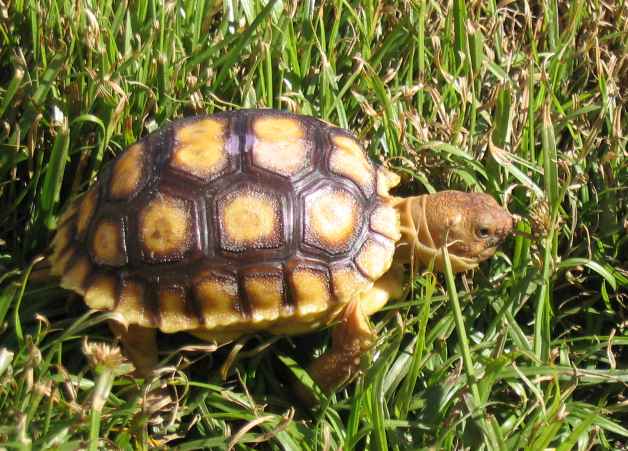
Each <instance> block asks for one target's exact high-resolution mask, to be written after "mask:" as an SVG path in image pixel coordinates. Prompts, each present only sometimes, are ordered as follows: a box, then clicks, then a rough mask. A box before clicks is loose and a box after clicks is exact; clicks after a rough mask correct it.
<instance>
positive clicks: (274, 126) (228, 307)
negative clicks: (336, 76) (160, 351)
mask: <svg viewBox="0 0 628 451" xmlns="http://www.w3.org/2000/svg"><path fill="white" fill-rule="evenodd" d="M397 182H398V178H397V176H396V175H394V174H392V173H390V172H388V171H387V170H385V169H384V168H382V167H377V166H375V165H374V164H373V163H372V162H371V161H370V160H369V159H368V157H367V156H366V155H365V153H364V151H363V149H362V148H361V146H360V144H359V143H358V142H357V141H356V139H355V138H354V137H353V136H352V135H351V134H350V133H349V132H348V131H346V130H343V129H340V128H337V127H333V126H330V125H328V124H326V123H324V122H322V121H319V120H316V119H314V118H311V117H306V116H299V115H295V114H288V113H281V112H277V111H272V110H241V111H234V112H225V113H219V114H215V115H212V116H206V117H194V118H188V119H183V120H180V121H177V122H173V123H171V124H170V125H168V126H166V127H164V128H162V129H160V130H158V131H156V132H155V133H153V134H151V135H149V136H147V137H146V138H144V139H142V140H141V141H139V142H137V143H136V144H133V145H132V146H131V147H129V148H128V149H127V150H125V151H124V152H122V153H121V154H120V155H119V156H118V158H117V159H116V160H114V161H113V162H111V163H110V164H109V165H107V166H106V167H105V168H104V169H103V171H102V173H101V174H100V176H99V178H98V180H97V182H96V183H95V184H94V185H93V186H92V187H91V189H90V190H89V191H88V192H87V193H86V194H85V195H84V196H82V198H80V199H77V200H76V201H74V202H73V203H72V205H71V206H70V208H69V209H68V211H67V212H66V213H65V214H64V216H63V217H62V219H61V221H60V225H59V229H58V231H57V234H56V236H55V238H54V240H53V252H52V255H51V261H52V270H53V273H55V274H57V275H60V276H61V285H62V286H63V287H65V288H68V289H71V290H74V291H76V292H77V293H79V294H81V295H83V296H84V298H85V302H86V303H87V304H88V305H89V306H90V307H91V308H93V309H96V310H105V311H115V312H118V313H119V314H121V315H122V316H123V317H124V320H125V321H126V322H127V323H128V324H137V325H140V326H143V327H151V328H159V329H161V330H162V331H163V332H168V333H170V332H178V331H190V332H192V333H195V334H196V335H199V336H202V337H204V338H208V339H221V338H234V337H236V336H238V335H241V334H243V333H247V332H251V331H255V330H267V331H270V332H273V333H289V334H290V333H301V332H305V331H307V330H311V329H314V328H317V327H320V326H321V325H324V324H326V323H328V322H330V321H332V320H333V319H334V318H335V317H336V316H337V315H338V313H339V312H340V311H341V310H342V308H343V306H344V305H345V304H346V303H347V302H348V301H349V299H351V298H352V297H353V296H355V295H356V294H358V293H360V292H362V291H364V290H366V289H368V288H369V287H370V286H372V284H373V282H374V281H375V280H377V279H378V278H379V277H380V276H381V275H382V274H384V272H386V271H387V270H388V269H389V267H390V265H391V262H392V258H393V253H394V250H395V242H396V241H397V240H398V239H399V238H400V226H399V215H398V213H397V211H396V210H395V209H394V207H393V206H392V205H391V197H390V196H389V195H388V190H389V189H390V187H392V186H394V185H395V184H396V183H397Z"/></svg>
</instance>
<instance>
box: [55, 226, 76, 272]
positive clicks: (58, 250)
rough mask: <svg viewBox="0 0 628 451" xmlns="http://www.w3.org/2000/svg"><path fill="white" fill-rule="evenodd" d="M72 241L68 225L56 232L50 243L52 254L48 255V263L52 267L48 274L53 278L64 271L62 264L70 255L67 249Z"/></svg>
mask: <svg viewBox="0 0 628 451" xmlns="http://www.w3.org/2000/svg"><path fill="white" fill-rule="evenodd" d="M71 240H72V228H71V226H70V224H66V225H64V226H62V227H61V228H60V229H58V230H57V233H56V235H55V237H54V238H53V241H52V254H51V255H50V262H51V264H52V267H51V269H50V272H51V273H52V274H53V275H55V276H60V275H61V274H63V271H64V269H65V268H64V267H65V265H64V262H67V258H69V256H70V255H71V254H72V251H71V249H70V248H69V245H70V242H71Z"/></svg>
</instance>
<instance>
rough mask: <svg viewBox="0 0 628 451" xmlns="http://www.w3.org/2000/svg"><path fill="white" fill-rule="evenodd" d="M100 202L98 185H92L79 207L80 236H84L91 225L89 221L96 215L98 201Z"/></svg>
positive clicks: (77, 231) (77, 229)
mask: <svg viewBox="0 0 628 451" xmlns="http://www.w3.org/2000/svg"><path fill="white" fill-rule="evenodd" d="M97 202H98V187H96V186H95V187H92V189H90V190H89V191H88V192H87V194H85V196H84V197H83V199H82V200H81V204H80V206H79V209H78V217H77V219H76V233H77V234H78V235H79V236H83V234H84V233H85V231H86V230H87V226H88V225H89V221H90V220H91V219H92V216H93V215H94V211H95V210H96V203H97Z"/></svg>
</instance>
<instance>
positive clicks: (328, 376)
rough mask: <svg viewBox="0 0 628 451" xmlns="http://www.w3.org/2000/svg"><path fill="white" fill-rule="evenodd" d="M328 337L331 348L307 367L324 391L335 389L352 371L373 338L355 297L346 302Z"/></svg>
mask: <svg viewBox="0 0 628 451" xmlns="http://www.w3.org/2000/svg"><path fill="white" fill-rule="evenodd" d="M331 339H332V345H331V349H330V350H329V351H327V352H326V353H325V354H323V355H322V356H320V357H319V358H318V359H316V360H314V361H313V362H312V364H311V365H310V367H309V372H310V375H311V376H312V378H313V379H314V380H315V381H316V383H317V384H318V385H319V386H320V387H321V388H322V389H323V391H325V392H326V393H330V392H332V391H333V390H335V389H337V388H338V387H339V386H341V385H342V384H343V383H345V382H347V381H348V380H349V379H350V378H351V376H353V375H354V374H355V373H356V371H357V370H358V369H359V368H360V357H361V356H362V354H363V353H364V352H366V351H368V350H369V349H370V348H371V346H373V343H374V342H375V334H374V333H373V331H372V330H371V327H370V326H369V324H368V317H367V316H366V314H365V313H364V311H363V310H362V307H361V305H360V299H359V298H358V299H355V300H353V301H351V302H349V304H348V305H347V308H346V309H345V312H344V314H343V317H342V321H341V322H340V324H338V325H336V327H334V330H333V332H332V336H331Z"/></svg>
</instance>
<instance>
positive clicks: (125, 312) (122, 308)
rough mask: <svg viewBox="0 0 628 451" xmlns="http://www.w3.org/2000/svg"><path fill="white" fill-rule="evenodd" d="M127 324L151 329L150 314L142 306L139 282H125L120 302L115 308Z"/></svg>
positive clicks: (142, 299) (142, 290)
mask: <svg viewBox="0 0 628 451" xmlns="http://www.w3.org/2000/svg"><path fill="white" fill-rule="evenodd" d="M115 312H117V313H120V314H121V315H122V316H124V318H125V319H126V320H127V321H128V323H129V324H137V325H139V326H144V327H153V324H152V321H151V318H150V314H149V312H148V311H147V310H146V306H145V305H144V286H143V285H141V284H140V283H139V282H135V281H131V280H129V281H126V282H125V283H124V284H123V287H122V290H121V293H120V302H119V303H118V305H117V306H116V308H115Z"/></svg>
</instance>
